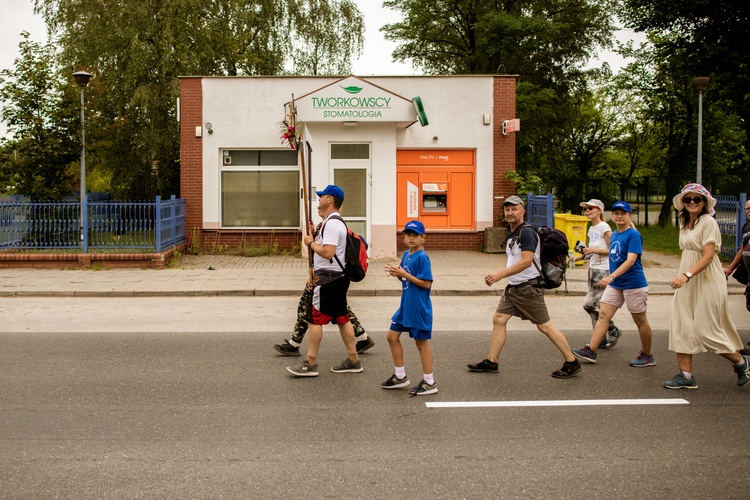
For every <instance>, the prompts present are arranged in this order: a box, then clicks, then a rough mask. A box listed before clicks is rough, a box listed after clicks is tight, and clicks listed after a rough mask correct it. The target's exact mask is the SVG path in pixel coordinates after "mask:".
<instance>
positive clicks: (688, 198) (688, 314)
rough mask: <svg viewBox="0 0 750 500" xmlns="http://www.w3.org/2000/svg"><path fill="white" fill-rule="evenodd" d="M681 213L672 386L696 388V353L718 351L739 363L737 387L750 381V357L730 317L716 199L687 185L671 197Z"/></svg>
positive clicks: (668, 385) (671, 336)
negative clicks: (715, 214)
mask: <svg viewBox="0 0 750 500" xmlns="http://www.w3.org/2000/svg"><path fill="white" fill-rule="evenodd" d="M672 201H673V204H674V207H675V208H676V209H677V210H678V211H679V217H680V250H681V251H682V256H681V257H680V268H679V275H678V276H677V277H675V278H674V279H673V280H672V283H671V285H672V288H674V289H675V294H674V299H673V301H672V320H671V323H670V327H669V349H670V350H671V351H674V352H676V353H677V364H678V366H679V368H680V373H678V374H677V375H676V376H675V377H674V378H673V379H672V380H668V381H666V382H664V387H666V388H668V389H697V388H698V383H697V382H696V380H695V377H694V376H693V373H692V372H693V355H694V354H699V353H701V352H713V353H716V354H718V355H720V356H722V357H724V358H726V359H727V360H729V361H731V362H732V363H733V364H734V371H735V373H736V374H737V385H740V386H744V385H746V384H747V383H748V382H750V356H743V355H742V354H740V353H739V352H738V350H739V349H740V348H741V347H742V340H741V339H740V336H739V335H738V334H737V329H736V328H735V326H734V323H733V322H732V319H731V317H730V316H729V303H728V300H727V282H726V279H724V269H723V268H722V266H721V262H720V261H719V252H718V251H717V250H718V249H720V248H721V231H720V230H719V224H718V223H717V222H716V220H715V219H714V218H713V217H711V215H710V214H711V211H712V210H713V208H714V206H716V199H715V198H714V197H713V196H711V193H710V192H709V191H708V189H706V188H705V187H703V186H701V185H700V184H688V185H686V186H685V187H684V188H682V191H681V192H680V194H678V195H677V196H675V197H674V199H673V200H672Z"/></svg>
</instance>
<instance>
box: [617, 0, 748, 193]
mask: <svg viewBox="0 0 750 500" xmlns="http://www.w3.org/2000/svg"><path fill="white" fill-rule="evenodd" d="M620 16H621V17H622V18H623V20H624V21H625V23H626V25H627V26H628V27H631V28H634V29H635V30H637V31H642V32H646V33H650V34H652V35H654V36H652V37H651V38H652V41H653V43H654V45H655V47H656V50H657V51H658V52H659V54H660V55H661V56H662V57H666V58H668V59H679V60H680V61H681V62H680V64H681V65H682V66H683V67H684V68H685V69H684V72H683V75H682V77H683V78H685V79H686V80H687V82H688V84H689V82H690V79H691V78H692V77H694V76H710V77H711V86H710V87H709V89H708V91H707V92H706V93H705V100H704V104H706V105H708V107H709V108H710V110H711V113H712V114H714V115H715V116H716V117H718V116H719V115H723V116H724V118H725V119H727V120H728V123H730V124H732V123H733V124H735V125H741V126H742V128H743V129H744V138H743V145H742V147H741V151H742V152H743V158H742V159H741V161H740V162H739V164H737V165H736V166H735V167H734V168H730V169H728V170H724V172H727V173H729V174H730V175H732V176H739V177H740V178H741V182H740V183H737V184H736V185H735V190H737V188H739V187H740V186H742V189H744V190H745V191H747V190H750V157H748V155H747V152H748V151H750V133H748V132H749V131H748V127H750V98H748V96H750V10H749V9H748V8H747V2H745V1H744V0H710V1H709V0H623V1H622V9H621V11H620ZM692 98H693V99H694V100H697V98H696V96H695V95H693V96H692ZM718 106H721V107H722V108H723V109H722V110H721V111H719V109H718ZM733 116H736V117H738V118H739V120H737V119H735V118H733ZM711 119H712V118H710V117H709V120H711ZM723 123H727V121H726V120H725V121H724V122H723ZM712 124H713V125H714V126H715V125H720V124H719V123H717V122H716V121H713V123H712ZM708 130H711V129H710V128H709V129H708ZM735 131H736V129H735ZM729 135H730V136H732V137H734V139H731V140H730V142H731V143H734V141H735V139H737V137H736V134H731V133H730V134H729ZM706 139H707V138H706ZM716 139H717V141H718V144H714V143H712V142H711V141H709V140H706V141H705V142H704V145H705V146H707V148H708V149H709V150H710V149H711V148H713V147H716V148H718V149H720V150H724V151H725V152H727V150H726V148H727V146H728V144H727V143H726V142H725V139H726V136H724V135H722V136H718V137H716ZM730 156H732V157H734V158H736V155H735V154H731V155H730ZM704 164H705V165H707V166H708V167H709V168H711V163H710V162H704ZM721 172H722V170H719V172H717V173H721Z"/></svg>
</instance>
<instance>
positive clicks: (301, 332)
mask: <svg viewBox="0 0 750 500" xmlns="http://www.w3.org/2000/svg"><path fill="white" fill-rule="evenodd" d="M312 294H313V289H312V287H309V286H306V287H305V291H304V292H302V296H301V297H300V298H299V304H298V305H297V323H295V324H294V329H292V340H293V341H294V342H296V343H298V344H301V343H302V340H303V339H304V338H305V334H306V333H307V327H308V323H307V322H308V320H309V319H310V313H311V311H310V306H311V304H312ZM346 310H347V312H348V313H349V321H351V323H352V328H354V336H355V337H360V336H361V335H363V334H364V333H365V329H364V328H363V327H362V324H361V323H360V322H359V320H358V319H357V317H356V316H355V315H354V312H353V311H352V308H351V307H349V305H347V306H346Z"/></svg>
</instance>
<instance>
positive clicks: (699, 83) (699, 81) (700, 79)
mask: <svg viewBox="0 0 750 500" xmlns="http://www.w3.org/2000/svg"><path fill="white" fill-rule="evenodd" d="M708 82H709V78H708V77H707V76H697V77H695V78H693V87H695V90H697V91H698V166H697V171H696V176H695V177H696V180H695V182H697V183H698V184H703V182H702V180H703V92H705V90H706V89H707V88H708Z"/></svg>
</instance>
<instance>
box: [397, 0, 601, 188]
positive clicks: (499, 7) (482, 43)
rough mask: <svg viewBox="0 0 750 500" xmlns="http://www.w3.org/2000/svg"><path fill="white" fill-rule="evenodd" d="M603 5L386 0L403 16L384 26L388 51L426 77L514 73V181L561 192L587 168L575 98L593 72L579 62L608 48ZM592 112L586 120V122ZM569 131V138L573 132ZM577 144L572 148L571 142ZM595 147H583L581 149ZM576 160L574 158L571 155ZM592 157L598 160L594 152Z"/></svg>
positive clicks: (583, 0)
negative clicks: (536, 181) (536, 182)
mask: <svg viewBox="0 0 750 500" xmlns="http://www.w3.org/2000/svg"><path fill="white" fill-rule="evenodd" d="M610 4H611V2H610V1H609V0H490V1H487V0H386V1H385V2H384V4H383V5H384V6H386V7H389V8H391V9H394V10H399V11H401V12H402V13H403V15H404V20H403V21H402V22H400V23H394V24H390V25H386V26H384V27H383V28H382V31H383V32H384V33H385V38H386V39H388V40H392V41H396V42H402V43H401V45H399V46H398V48H397V49H396V50H395V52H394V53H393V56H394V59H396V60H398V61H407V60H410V61H411V62H412V63H413V64H414V65H415V66H417V67H421V68H422V69H423V70H424V71H425V72H426V73H431V74H434V73H447V74H456V73H468V74H495V73H503V74H517V75H519V78H518V86H517V89H516V95H517V107H516V109H517V113H518V115H517V116H518V118H520V119H521V122H522V123H523V124H524V125H523V133H521V134H518V136H517V138H516V141H517V142H516V147H517V154H516V169H517V171H518V174H519V176H520V178H523V179H533V178H534V176H535V175H536V176H537V177H541V178H542V179H543V180H544V181H545V183H546V184H548V185H549V184H553V185H554V186H557V187H559V188H561V190H562V191H563V192H564V191H565V188H566V186H567V183H568V181H574V182H575V183H578V185H580V183H579V178H580V171H579V170H577V169H576V167H575V164H576V163H577V162H578V163H580V162H584V163H585V169H586V170H588V169H589V168H590V167H589V166H588V163H589V160H587V159H586V158H584V157H586V156H588V155H589V153H586V152H584V151H583V150H580V149H579V151H577V152H576V151H574V149H575V147H578V148H580V147H584V146H583V144H582V143H581V140H583V136H582V135H578V134H579V132H581V131H582V129H581V128H576V129H575V130H574V129H571V128H570V124H572V123H575V122H578V124H579V126H582V120H585V117H582V116H578V114H579V113H583V112H584V111H585V107H582V106H579V105H578V104H576V103H575V102H574V101H575V99H576V98H575V96H576V95H577V96H583V95H585V94H586V93H587V92H588V89H587V79H588V78H590V77H592V76H593V75H594V74H596V73H597V72H596V71H591V70H585V69H584V64H585V63H586V62H587V60H588V59H589V57H590V56H591V55H592V54H593V53H594V51H595V50H596V49H597V48H598V47H602V46H609V44H610V43H611V41H610V40H611V37H612V33H613V30H614V26H613V23H612V19H611V14H610V11H609V7H610ZM592 116H593V115H590V116H589V117H590V118H591V117H592ZM573 134H575V136H574V135H573ZM575 139H578V140H579V143H578V145H577V146H575V145H574V144H573V143H572V142H571V141H573V140H575ZM589 146H593V145H592V144H589V145H587V146H585V147H589ZM575 155H578V158H577V159H576V158H574V156H575ZM595 155H599V153H596V154H595Z"/></svg>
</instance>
